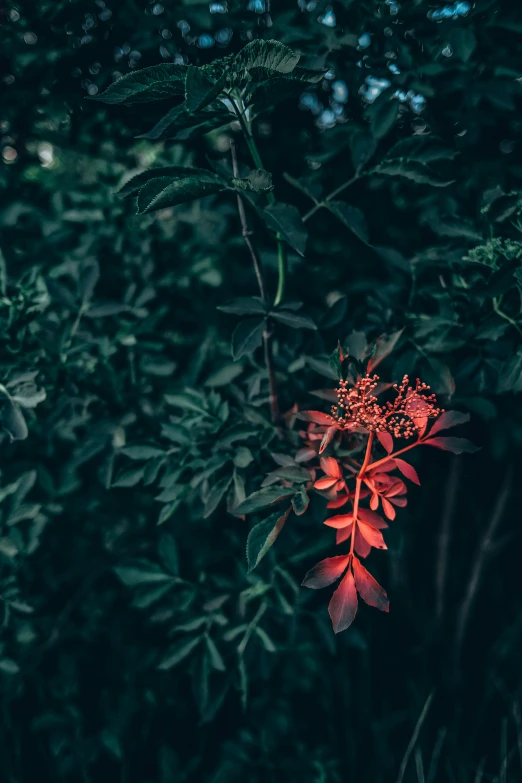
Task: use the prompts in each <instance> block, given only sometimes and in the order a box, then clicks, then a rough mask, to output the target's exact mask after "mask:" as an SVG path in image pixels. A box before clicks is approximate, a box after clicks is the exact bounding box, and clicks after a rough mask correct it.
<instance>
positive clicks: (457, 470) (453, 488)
mask: <svg viewBox="0 0 522 783" xmlns="http://www.w3.org/2000/svg"><path fill="white" fill-rule="evenodd" d="M461 467H462V460H461V459H460V458H459V457H454V458H453V460H452V463H451V467H450V475H449V482H448V489H447V493H446V500H445V503H444V511H443V513H442V523H441V527H440V533H439V556H438V559H437V573H436V577H435V588H436V596H437V600H436V613H437V618H438V619H439V620H440V618H441V617H442V615H443V613H444V597H445V589H446V573H447V566H448V552H449V544H450V538H451V523H452V520H453V514H454V511H455V501H456V499H457V489H458V486H459V481H460V474H461Z"/></svg>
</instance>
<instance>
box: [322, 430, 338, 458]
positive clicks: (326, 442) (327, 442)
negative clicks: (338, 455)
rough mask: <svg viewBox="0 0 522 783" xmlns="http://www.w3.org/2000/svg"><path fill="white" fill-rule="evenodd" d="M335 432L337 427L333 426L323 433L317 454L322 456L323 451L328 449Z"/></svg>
mask: <svg viewBox="0 0 522 783" xmlns="http://www.w3.org/2000/svg"><path fill="white" fill-rule="evenodd" d="M336 432H337V427H335V426H334V427H330V428H329V429H327V430H326V432H325V433H324V436H323V439H322V441H321V445H320V446H319V454H322V453H323V451H325V449H327V448H328V446H329V445H330V443H331V442H332V440H333V438H334V436H335V434H336Z"/></svg>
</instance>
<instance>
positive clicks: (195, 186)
mask: <svg viewBox="0 0 522 783" xmlns="http://www.w3.org/2000/svg"><path fill="white" fill-rule="evenodd" d="M225 188H226V185H225V183H224V182H223V180H222V179H221V178H220V177H218V175H217V174H212V173H211V172H207V173H206V174H205V175H200V174H198V176H197V177H194V176H191V177H183V178H180V179H173V178H172V177H157V178H155V179H152V180H150V181H149V182H147V184H146V185H144V186H143V187H142V188H141V190H140V192H139V193H138V200H137V205H138V215H145V214H146V213H147V212H154V211H155V210H157V209H165V208H166V207H172V206H175V205H176V204H184V203H185V202H186V201H194V199H197V198H203V197H204V196H210V195H213V194H215V193H219V192H220V191H222V190H225Z"/></svg>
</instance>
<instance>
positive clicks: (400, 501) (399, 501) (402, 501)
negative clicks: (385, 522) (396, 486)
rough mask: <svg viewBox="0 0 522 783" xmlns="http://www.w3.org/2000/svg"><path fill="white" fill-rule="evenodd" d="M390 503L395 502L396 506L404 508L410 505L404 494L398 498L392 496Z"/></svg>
mask: <svg viewBox="0 0 522 783" xmlns="http://www.w3.org/2000/svg"><path fill="white" fill-rule="evenodd" d="M390 503H393V505H394V506H399V508H404V506H407V505H408V500H407V498H405V497H404V495H401V496H400V497H398V498H392V499H391V500H390Z"/></svg>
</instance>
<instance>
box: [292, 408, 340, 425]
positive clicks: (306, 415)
mask: <svg viewBox="0 0 522 783" xmlns="http://www.w3.org/2000/svg"><path fill="white" fill-rule="evenodd" d="M297 418H298V419H302V420H303V421H313V422H314V424H323V425H324V426H326V427H330V426H331V425H332V424H333V422H334V420H333V418H332V416H329V415H328V414H327V413H322V411H299V413H298V414H297Z"/></svg>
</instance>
